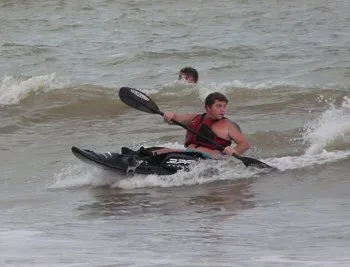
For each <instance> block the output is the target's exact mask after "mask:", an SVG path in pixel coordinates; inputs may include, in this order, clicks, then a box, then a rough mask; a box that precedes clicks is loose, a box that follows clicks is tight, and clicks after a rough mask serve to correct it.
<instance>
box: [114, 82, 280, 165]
mask: <svg viewBox="0 0 350 267" xmlns="http://www.w3.org/2000/svg"><path fill="white" fill-rule="evenodd" d="M119 97H120V99H121V100H122V101H123V102H124V103H125V104H127V105H128V106H130V107H132V108H134V109H137V110H140V111H143V112H147V113H151V114H159V115H161V116H164V112H162V111H160V110H159V108H158V106H157V105H156V103H154V102H153V100H152V99H151V98H150V97H149V96H147V95H146V94H144V93H143V92H141V91H139V90H137V89H134V88H129V87H122V88H120V90H119ZM171 121H172V122H173V123H174V124H176V125H179V126H181V127H182V128H184V129H186V130H187V131H190V132H191V133H193V134H195V135H197V136H199V137H201V138H202V139H204V140H206V141H207V142H208V143H211V144H213V145H214V146H216V148H217V149H218V150H220V151H223V150H224V147H223V146H221V145H219V144H217V143H216V142H215V141H213V140H211V139H209V138H208V137H206V136H204V135H202V134H200V133H198V132H196V131H194V130H193V129H191V128H188V127H187V126H186V125H185V124H182V123H181V122H178V121H176V120H174V119H172V120H171ZM232 156H233V157H235V158H237V159H239V160H241V161H242V162H243V163H244V165H245V166H246V167H249V166H253V167H257V168H261V169H264V168H268V169H275V167H272V166H270V165H268V164H266V163H264V162H261V161H259V160H257V159H253V158H249V157H242V156H239V155H236V154H233V155H232Z"/></svg>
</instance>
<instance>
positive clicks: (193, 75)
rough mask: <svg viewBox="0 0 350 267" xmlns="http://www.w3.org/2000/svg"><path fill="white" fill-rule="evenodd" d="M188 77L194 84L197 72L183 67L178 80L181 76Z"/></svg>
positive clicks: (196, 79)
mask: <svg viewBox="0 0 350 267" xmlns="http://www.w3.org/2000/svg"><path fill="white" fill-rule="evenodd" d="M182 73H183V74H185V75H189V76H192V77H193V80H194V81H195V82H197V81H198V71H197V70H196V69H194V68H192V67H184V68H182V69H181V70H180V73H179V79H181V74H182Z"/></svg>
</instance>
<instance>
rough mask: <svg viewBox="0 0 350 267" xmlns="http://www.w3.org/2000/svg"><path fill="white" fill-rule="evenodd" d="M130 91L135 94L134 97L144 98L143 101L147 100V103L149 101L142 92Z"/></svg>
mask: <svg viewBox="0 0 350 267" xmlns="http://www.w3.org/2000/svg"><path fill="white" fill-rule="evenodd" d="M130 91H131V93H133V94H134V95H136V96H138V97H139V98H142V99H143V100H145V101H149V99H148V97H146V96H145V95H144V94H142V93H141V92H139V91H136V90H133V89H131V90H130Z"/></svg>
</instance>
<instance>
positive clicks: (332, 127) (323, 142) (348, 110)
mask: <svg viewBox="0 0 350 267" xmlns="http://www.w3.org/2000/svg"><path fill="white" fill-rule="evenodd" d="M319 101H323V102H327V103H329V109H327V110H326V111H325V112H324V113H323V114H322V115H321V116H320V117H318V118H316V119H315V120H314V121H312V122H310V123H309V124H308V125H306V127H305V133H304V135H303V140H304V142H305V143H307V144H309V148H308V149H307V150H306V152H305V154H307V155H313V154H317V153H320V152H321V151H322V150H324V149H326V148H327V146H328V145H331V144H332V143H333V142H335V141H336V140H337V139H345V140H346V139H349V138H350V98H349V97H346V96H345V97H344V98H343V102H342V105H341V106H340V107H336V106H335V105H334V104H333V100H332V99H329V100H327V101H326V100H325V99H324V98H323V97H322V96H321V97H320V98H319Z"/></svg>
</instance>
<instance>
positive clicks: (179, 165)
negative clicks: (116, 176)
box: [72, 146, 208, 176]
mask: <svg viewBox="0 0 350 267" xmlns="http://www.w3.org/2000/svg"><path fill="white" fill-rule="evenodd" d="M160 148H161V147H149V148H144V147H141V148H140V149H139V150H137V151H134V150H132V149H130V148H127V147H122V148H121V153H116V152H106V153H96V152H94V151H92V150H89V149H80V148H78V147H75V146H73V147H72V153H73V154H74V155H75V156H76V157H77V158H78V159H80V160H82V161H83V162H85V163H87V164H89V165H92V166H96V167H98V168H101V169H104V170H109V171H115V172H118V173H120V174H124V175H128V176H129V175H133V174H156V175H171V174H174V173H176V172H177V171H180V170H184V171H189V170H190V169H191V165H192V164H193V163H195V162H196V161H199V160H202V159H208V157H207V156H205V155H203V154H202V153H200V152H194V151H193V152H192V151H190V152H185V151H183V152H181V151H180V152H169V153H163V154H159V155H157V154H155V155H153V152H152V151H154V150H157V149H160Z"/></svg>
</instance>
